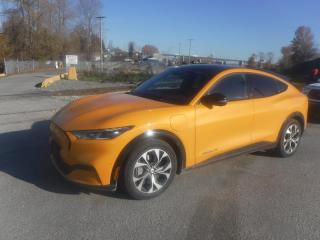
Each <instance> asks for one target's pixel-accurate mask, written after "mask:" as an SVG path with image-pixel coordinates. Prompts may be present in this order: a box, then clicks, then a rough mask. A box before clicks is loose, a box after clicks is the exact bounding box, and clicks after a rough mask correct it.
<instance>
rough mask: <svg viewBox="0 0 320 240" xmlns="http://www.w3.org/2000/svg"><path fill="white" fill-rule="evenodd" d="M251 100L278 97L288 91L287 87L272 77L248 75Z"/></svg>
mask: <svg viewBox="0 0 320 240" xmlns="http://www.w3.org/2000/svg"><path fill="white" fill-rule="evenodd" d="M246 78H247V80H248V84H249V95H250V97H251V98H263V97H270V96H273V95H276V94H278V93H280V92H283V91H285V90H286V89H287V87H288V86H287V85H286V84H284V83H282V82H279V81H277V80H274V79H272V78H270V77H266V76H262V75H258V74H246Z"/></svg>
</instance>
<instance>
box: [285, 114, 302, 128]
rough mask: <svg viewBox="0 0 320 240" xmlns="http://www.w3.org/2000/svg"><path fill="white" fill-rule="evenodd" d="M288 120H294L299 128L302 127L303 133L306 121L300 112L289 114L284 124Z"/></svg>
mask: <svg viewBox="0 0 320 240" xmlns="http://www.w3.org/2000/svg"><path fill="white" fill-rule="evenodd" d="M289 119H295V120H297V121H298V122H299V123H300V124H301V126H302V131H304V129H305V127H306V121H305V118H304V116H303V114H302V113H301V112H294V113H291V114H290V115H289V117H287V119H286V122H287V121H288V120H289Z"/></svg>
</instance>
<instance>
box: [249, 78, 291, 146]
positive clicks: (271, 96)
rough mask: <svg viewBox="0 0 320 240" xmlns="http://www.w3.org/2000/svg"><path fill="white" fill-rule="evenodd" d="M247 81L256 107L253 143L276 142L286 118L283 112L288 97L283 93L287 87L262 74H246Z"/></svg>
mask: <svg viewBox="0 0 320 240" xmlns="http://www.w3.org/2000/svg"><path fill="white" fill-rule="evenodd" d="M246 79H247V81H248V86H249V95H250V98H252V100H253V107H254V121H253V129H252V138H253V141H254V142H274V141H275V140H276V138H277V136H278V132H279V129H280V128H281V125H282V123H283V121H284V119H285V117H286V116H285V115H286V112H285V111H283V109H285V106H284V104H285V99H286V97H285V95H282V94H281V92H284V91H285V90H286V89H287V85H286V84H284V83H282V82H280V81H278V80H276V79H273V78H271V77H268V76H264V75H260V74H251V73H250V74H246ZM287 107H290V106H287Z"/></svg>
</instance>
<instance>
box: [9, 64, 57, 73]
mask: <svg viewBox="0 0 320 240" xmlns="http://www.w3.org/2000/svg"><path fill="white" fill-rule="evenodd" d="M4 68H5V73H6V74H7V75H11V74H17V73H27V72H35V71H39V70H45V69H53V68H56V61H34V60H28V61H20V60H4Z"/></svg>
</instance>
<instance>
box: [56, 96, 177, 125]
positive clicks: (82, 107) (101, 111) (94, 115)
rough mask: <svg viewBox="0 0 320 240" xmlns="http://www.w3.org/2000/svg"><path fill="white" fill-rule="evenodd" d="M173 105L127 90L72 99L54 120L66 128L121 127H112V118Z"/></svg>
mask: <svg viewBox="0 0 320 240" xmlns="http://www.w3.org/2000/svg"><path fill="white" fill-rule="evenodd" d="M169 106H174V105H172V104H169V103H164V102H158V101H155V100H151V99H147V98H142V97H138V96H134V95H130V94H126V93H107V94H102V95H96V96H89V97H85V98H82V99H79V100H76V101H73V102H71V103H70V104H68V105H66V106H65V107H64V108H62V109H61V110H60V111H59V112H57V114H56V115H55V116H54V117H53V118H52V121H53V122H54V123H55V124H57V125H58V126H59V127H61V128H62V129H63V130H65V131H74V130H91V129H103V128H109V127H121V126H112V125H113V124H112V120H113V119H115V118H119V117H121V116H125V115H127V114H130V113H135V112H141V111H150V110H153V109H157V108H165V107H169ZM128 124H130V123H129V120H128Z"/></svg>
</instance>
